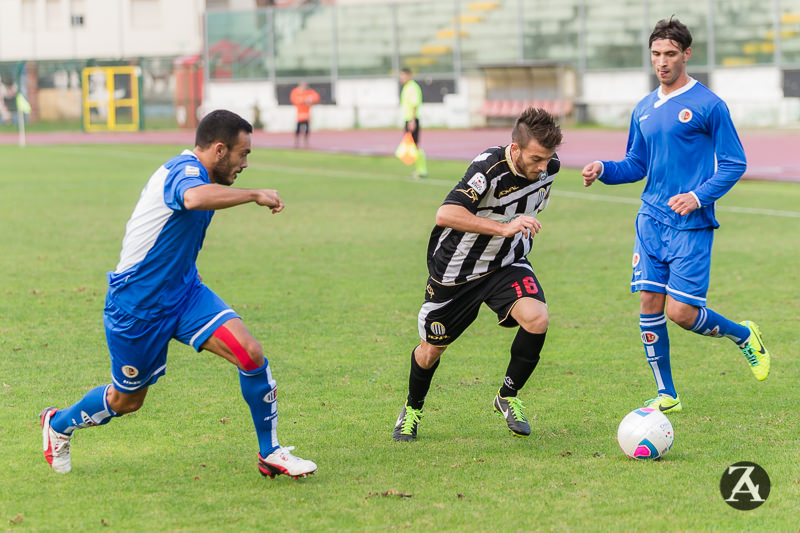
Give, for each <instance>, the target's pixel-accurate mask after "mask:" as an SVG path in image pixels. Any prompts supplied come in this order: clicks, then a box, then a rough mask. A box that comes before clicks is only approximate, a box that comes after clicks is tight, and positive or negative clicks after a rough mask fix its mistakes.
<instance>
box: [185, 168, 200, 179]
mask: <svg viewBox="0 0 800 533" xmlns="http://www.w3.org/2000/svg"><path fill="white" fill-rule="evenodd" d="M186 175H187V176H188V177H190V178H197V177H198V176H200V169H199V168H197V167H193V166H188V167H186Z"/></svg>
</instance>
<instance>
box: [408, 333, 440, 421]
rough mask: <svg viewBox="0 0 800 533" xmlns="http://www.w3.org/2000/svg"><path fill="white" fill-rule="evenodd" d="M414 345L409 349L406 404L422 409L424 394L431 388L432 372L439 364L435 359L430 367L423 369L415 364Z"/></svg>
mask: <svg viewBox="0 0 800 533" xmlns="http://www.w3.org/2000/svg"><path fill="white" fill-rule="evenodd" d="M415 351H416V347H415V348H414V349H413V350H411V371H410V372H409V375H408V398H407V400H408V401H407V403H408V406H409V407H411V408H413V409H422V404H424V403H425V396H427V395H428V390H429V389H430V388H431V380H433V373H434V372H436V368H437V367H438V366H439V361H441V359H439V360H437V361H436V362H435V363H434V364H433V366H432V367H430V368H428V369H425V368H422V367H421V366H419V364H417V358H416V357H414V352H415Z"/></svg>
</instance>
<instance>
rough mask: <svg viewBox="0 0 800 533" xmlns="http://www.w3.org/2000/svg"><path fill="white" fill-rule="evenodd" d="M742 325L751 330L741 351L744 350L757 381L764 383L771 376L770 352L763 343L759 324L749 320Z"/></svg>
mask: <svg viewBox="0 0 800 533" xmlns="http://www.w3.org/2000/svg"><path fill="white" fill-rule="evenodd" d="M740 324H741V325H743V326H745V327H746V328H747V329H749V330H750V337H748V339H747V342H746V343H745V344H744V346H740V347H739V349H740V350H742V353H743V354H744V357H745V359H747V364H749V365H750V370H752V371H753V375H754V376H755V377H756V379H757V380H758V381H764V380H765V379H767V376H768V375H769V352H768V351H767V349H766V347H764V343H763V342H762V341H761V330H759V329H758V324H756V323H755V322H750V321H749V320H745V321H744V322H740Z"/></svg>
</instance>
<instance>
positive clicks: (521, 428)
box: [494, 394, 531, 437]
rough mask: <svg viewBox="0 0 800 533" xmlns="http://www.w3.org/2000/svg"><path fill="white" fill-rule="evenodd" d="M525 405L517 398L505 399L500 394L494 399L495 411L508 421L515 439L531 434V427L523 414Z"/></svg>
mask: <svg viewBox="0 0 800 533" xmlns="http://www.w3.org/2000/svg"><path fill="white" fill-rule="evenodd" d="M523 407H525V406H524V405H522V400H520V399H519V398H517V397H516V396H510V397H508V398H503V397H502V396H500V395H499V394H498V395H497V396H495V397H494V410H495V411H497V413H498V414H500V415H502V416H503V418H505V419H506V424H508V429H509V431H511V433H513V434H514V436H515V437H527V436H528V435H530V434H531V426H530V424H528V419H527V418H525V414H524V413H523V412H522V409H523Z"/></svg>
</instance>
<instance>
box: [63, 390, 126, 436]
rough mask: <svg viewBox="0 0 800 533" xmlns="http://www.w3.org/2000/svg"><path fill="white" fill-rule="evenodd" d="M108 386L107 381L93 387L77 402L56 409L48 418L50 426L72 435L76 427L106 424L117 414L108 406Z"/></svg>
mask: <svg viewBox="0 0 800 533" xmlns="http://www.w3.org/2000/svg"><path fill="white" fill-rule="evenodd" d="M110 386H111V384H110V383H109V384H108V385H100V386H99V387H95V388H94V389H92V390H90V391H89V392H87V393H86V395H85V396H84V397H83V398H81V400H80V401H78V402H77V403H74V404H72V405H70V406H69V407H67V408H66V409H59V410H58V411H56V414H54V415H53V417H52V418H51V419H50V427H52V428H53V429H54V430H56V431H58V432H59V433H63V434H65V435H72V432H73V431H75V430H76V429H83V428H88V427H91V426H102V425H103V424H108V423H109V422H110V421H111V419H112V418H114V417H115V416H119V415H117V413H115V412H114V411H113V410H112V409H111V407H109V406H108V400H107V399H106V395H107V393H108V388H109V387H110Z"/></svg>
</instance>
